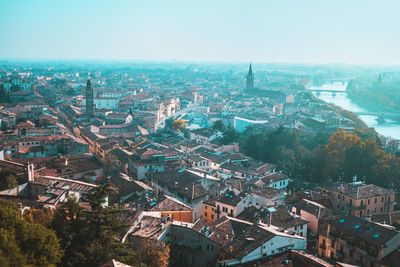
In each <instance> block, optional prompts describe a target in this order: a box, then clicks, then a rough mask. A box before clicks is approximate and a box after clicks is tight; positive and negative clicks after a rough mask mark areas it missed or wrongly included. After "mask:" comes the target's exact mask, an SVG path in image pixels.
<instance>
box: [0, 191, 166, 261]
mask: <svg viewBox="0 0 400 267" xmlns="http://www.w3.org/2000/svg"><path fill="white" fill-rule="evenodd" d="M110 190H111V189H110V186H108V185H107V186H100V187H98V189H97V190H96V191H94V192H93V193H91V194H88V195H87V198H86V201H87V202H88V203H89V204H90V207H91V211H87V210H85V209H83V208H82V207H81V206H80V205H79V203H78V202H77V201H76V199H73V198H70V199H68V201H67V202H66V203H65V204H64V205H63V206H61V207H59V208H57V209H56V210H55V212H54V213H53V212H52V211H44V210H36V209H32V210H30V211H25V212H24V215H23V216H22V215H21V212H20V211H19V210H18V208H17V206H16V205H15V204H14V203H12V202H8V201H4V200H0V266H56V265H58V266H96V267H97V266H101V265H103V264H106V263H109V262H110V261H111V260H112V259H116V260H117V261H121V262H124V263H126V264H129V265H132V266H160V267H161V266H167V265H168V260H169V248H168V246H165V245H155V243H153V242H152V241H143V242H142V243H141V244H131V243H129V242H125V243H122V242H121V241H120V239H119V238H117V237H120V236H121V234H122V235H123V233H125V231H126V230H127V229H129V225H125V224H123V223H122V221H121V217H122V216H123V214H124V213H125V212H124V211H122V210H120V209H115V208H111V207H105V206H104V205H103V204H104V202H105V199H106V197H107V196H108V195H109V193H110Z"/></svg>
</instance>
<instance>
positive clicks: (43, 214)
mask: <svg viewBox="0 0 400 267" xmlns="http://www.w3.org/2000/svg"><path fill="white" fill-rule="evenodd" d="M53 215H54V213H53V210H51V209H46V210H43V209H33V208H31V209H28V210H26V211H25V212H24V214H23V215H22V216H23V217H24V219H25V220H27V221H28V222H30V223H36V224H41V225H43V226H46V227H49V226H50V225H51V221H52V220H53Z"/></svg>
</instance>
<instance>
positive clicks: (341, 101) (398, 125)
mask: <svg viewBox="0 0 400 267" xmlns="http://www.w3.org/2000/svg"><path fill="white" fill-rule="evenodd" d="M346 86H347V84H346V83H332V84H324V85H323V86H319V87H310V88H309V89H312V90H335V91H343V92H336V93H334V94H333V93H331V92H319V93H316V92H313V94H314V95H315V96H316V97H318V98H319V99H321V100H323V101H325V102H328V103H333V104H335V105H336V106H339V107H341V108H343V109H346V110H349V111H353V112H360V111H368V112H372V110H369V109H368V107H364V106H362V107H361V106H360V105H359V104H357V103H355V102H354V101H352V100H351V99H350V98H349V97H348V96H347V93H346V91H345V90H346ZM359 117H360V119H361V120H363V121H364V122H365V123H366V124H367V125H368V126H369V127H374V128H375V130H376V131H377V132H378V133H379V134H382V135H384V136H387V137H392V138H396V139H399V140H400V122H397V121H392V120H389V119H385V122H379V123H378V122H377V117H376V116H364V115H361V116H359Z"/></svg>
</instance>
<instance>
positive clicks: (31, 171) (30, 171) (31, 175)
mask: <svg viewBox="0 0 400 267" xmlns="http://www.w3.org/2000/svg"><path fill="white" fill-rule="evenodd" d="M33 181H35V171H34V168H33V164H32V163H28V182H33Z"/></svg>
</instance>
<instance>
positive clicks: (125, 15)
mask: <svg viewBox="0 0 400 267" xmlns="http://www.w3.org/2000/svg"><path fill="white" fill-rule="evenodd" d="M398 10H400V1H394V0H392V1H384V2H382V1H379V2H378V1H362V0H352V1H348V0H326V1H320V0H282V1H272V0H253V1H246V2H245V1H240V0H221V1H212V0H203V1H184V0H169V1H163V0H151V1H129V0H119V1H108V0H85V1H78V0H69V1H53V0H35V1H30V0H18V1H14V0H2V1H0V24H1V25H3V27H2V42H0V58H3V59H6V58H7V59H8V58H12V59H31V58H33V59H38V60H39V59H44V60H58V59H63V60H64V59H65V60H112V61H115V60H118V61H119V60H121V61H122V60H123V61H130V60H135V61H136V60H138V61H157V62H165V61H178V62H217V63H219V62H221V63H236V62H237V63H242V62H243V63H244V62H255V63H257V62H260V63H261V62H262V63H267V62H271V63H275V62H277V63H279V64H316V65H321V64H322V65H325V64H335V63H338V64H349V65H383V66H397V65H400V51H399V49H398V47H400V28H399V27H398V25H399V24H400V17H399V16H398Z"/></svg>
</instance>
